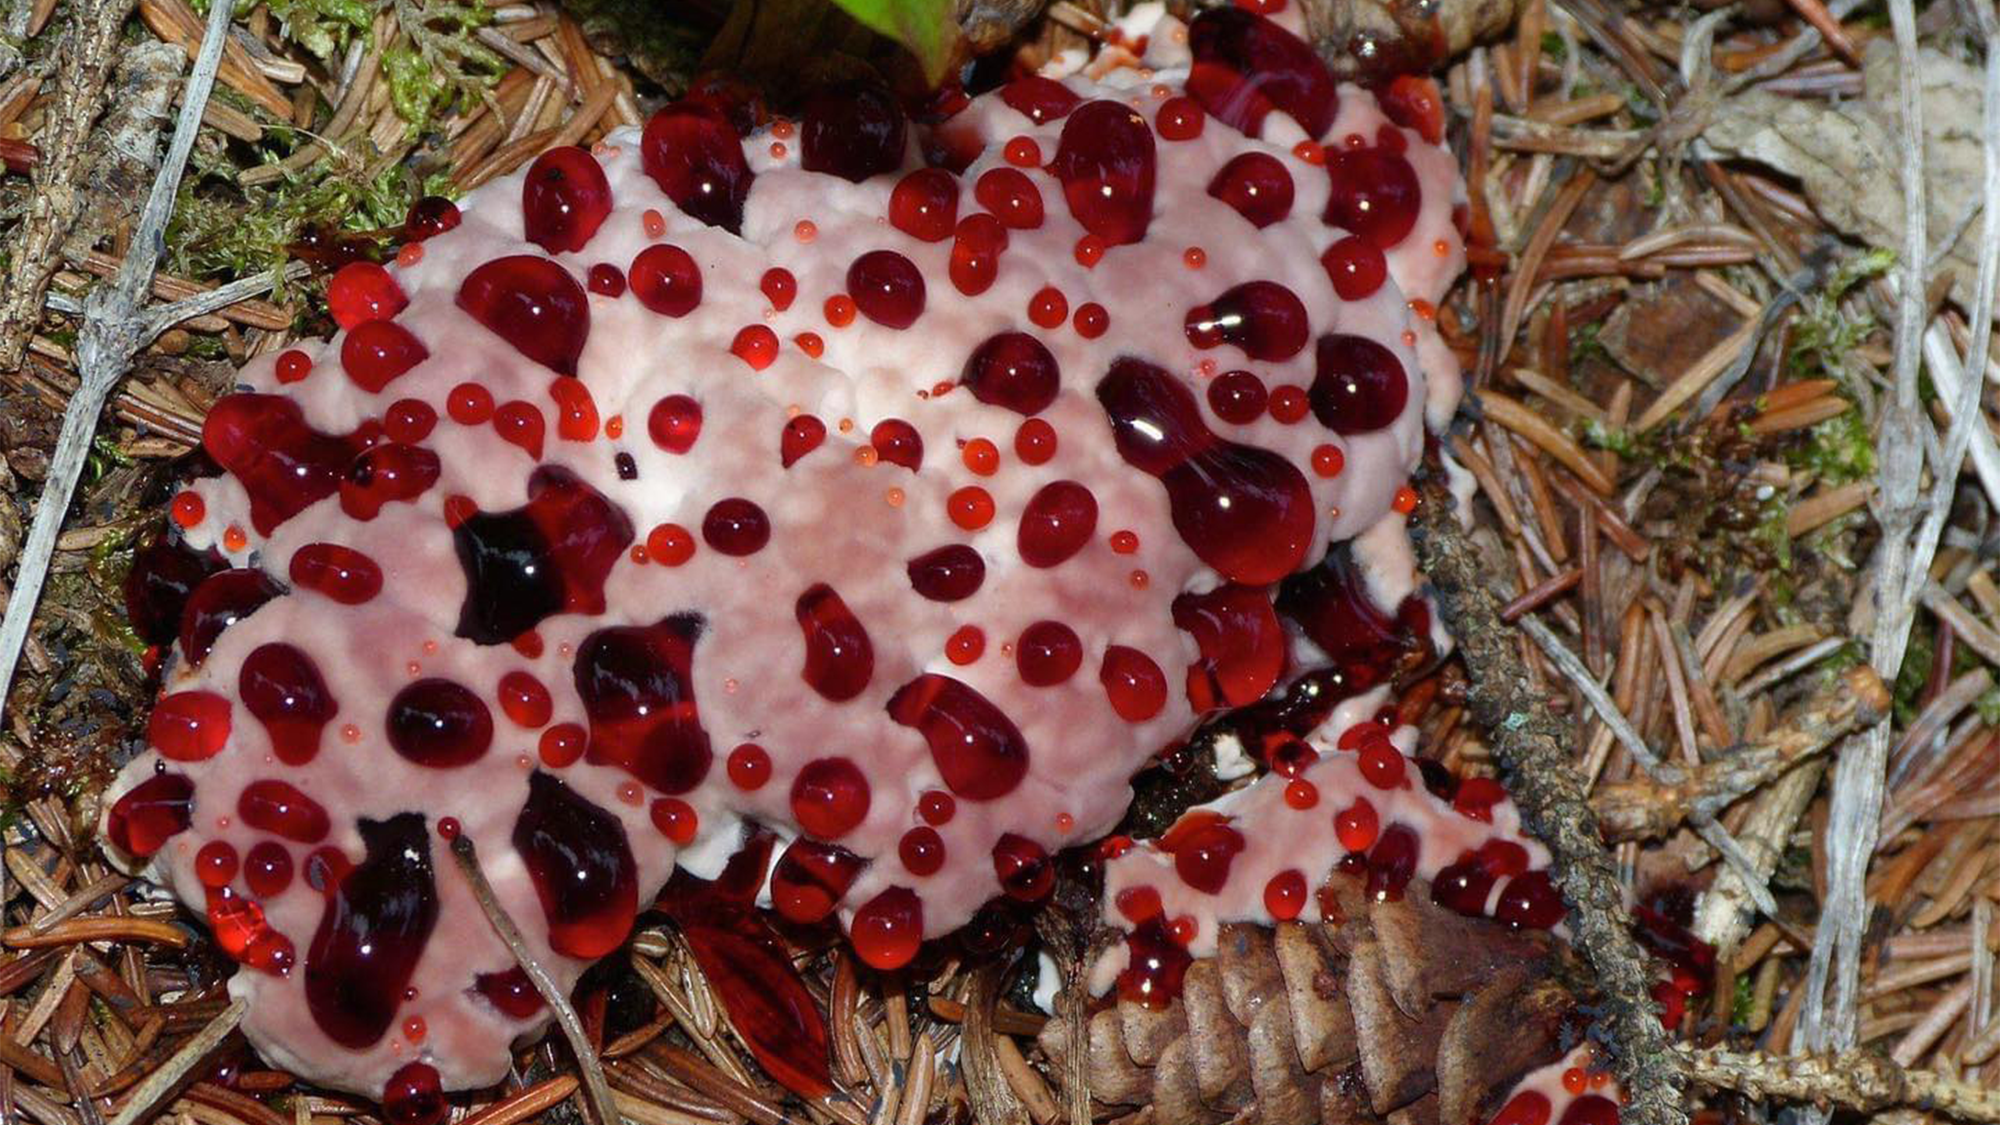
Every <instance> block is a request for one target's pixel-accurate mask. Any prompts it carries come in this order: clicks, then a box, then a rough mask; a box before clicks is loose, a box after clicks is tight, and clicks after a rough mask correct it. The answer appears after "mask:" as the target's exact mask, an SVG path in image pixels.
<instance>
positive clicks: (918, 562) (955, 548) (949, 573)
mask: <svg viewBox="0 0 2000 1125" xmlns="http://www.w3.org/2000/svg"><path fill="white" fill-rule="evenodd" d="M906 569H907V571H908V573H909V576H910V588H911V589H913V590H915V591H916V592H917V593H918V594H919V595H921V596H923V597H926V598H929V599H930V600H931V601H934V602H956V601H963V600H964V599H966V598H969V597H971V596H972V595H973V594H975V593H977V592H978V591H979V586H980V584H981V583H982V582H984V581H985V580H986V560H985V559H983V558H981V557H980V555H979V552H978V551H976V550H974V549H972V548H971V547H968V546H965V545H964V544H959V543H954V544H952V545H950V546H946V547H939V548H938V549H937V550H935V551H926V552H925V553H923V554H921V555H918V556H917V557H916V558H914V559H911V560H910V561H909V564H908V566H907V568H906Z"/></svg>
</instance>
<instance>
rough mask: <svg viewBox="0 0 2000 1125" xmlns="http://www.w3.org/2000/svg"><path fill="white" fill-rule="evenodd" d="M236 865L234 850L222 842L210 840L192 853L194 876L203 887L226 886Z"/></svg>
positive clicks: (234, 873)
mask: <svg viewBox="0 0 2000 1125" xmlns="http://www.w3.org/2000/svg"><path fill="white" fill-rule="evenodd" d="M237 865H238V860H237V856H236V849H235V848H234V847H232V846H230V844H229V843H228V842H227V841H224V840H210V841H209V842H208V843H206V844H203V845H202V846H201V850H200V851H198V852H196V853H194V875H195V878H196V879H198V880H200V881H201V885H202V886H204V887H226V886H228V885H229V883H230V881H231V880H233V879H235V878H236V868H237Z"/></svg>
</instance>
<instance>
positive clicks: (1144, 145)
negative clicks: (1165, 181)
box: [1049, 101, 1155, 246]
mask: <svg viewBox="0 0 2000 1125" xmlns="http://www.w3.org/2000/svg"><path fill="white" fill-rule="evenodd" d="M1154 166H1155V157H1154V152H1153V130H1152V127H1151V126H1149V125H1147V124H1146V119H1145V118H1144V117H1141V116H1139V114H1137V113H1136V112H1134V111H1133V110H1132V109H1131V108H1130V107H1129V106H1126V105H1125V104H1124V103H1122V102H1113V101H1094V102H1089V103H1086V104H1085V105H1082V106H1080V107H1078V108H1077V109H1076V110H1075V111H1074V112H1072V113H1071V114H1070V115H1069V117H1068V119H1067V120H1065V121H1064V122H1063V130H1062V140H1061V142H1060V143H1059V144H1058V145H1057V147H1056V155H1055V159H1054V160H1051V161H1050V162H1049V170H1050V171H1051V172H1053V173H1055V176H1056V178H1057V179H1059V180H1061V181H1062V185H1063V196H1064V198H1066V199H1067V200H1068V201H1069V212H1070V214H1071V215H1072V216H1074V217H1075V218H1076V221H1077V222H1079V223H1081V224H1083V229H1085V230H1087V231H1089V232H1090V233H1091V234H1094V235H1096V236H1097V237H1099V238H1101V239H1103V240H1104V241H1105V242H1106V243H1107V244H1108V245H1111V246H1122V245H1124V244H1125V243H1128V242H1137V241H1139V240H1140V239H1142V238H1144V237H1146V226H1147V224H1149V223H1151V222H1152V220H1153V176H1154V171H1155V167H1154Z"/></svg>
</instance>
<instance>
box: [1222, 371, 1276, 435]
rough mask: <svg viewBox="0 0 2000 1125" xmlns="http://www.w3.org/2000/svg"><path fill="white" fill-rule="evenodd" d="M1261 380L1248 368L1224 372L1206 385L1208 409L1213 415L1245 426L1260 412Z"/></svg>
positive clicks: (1262, 390) (1257, 416)
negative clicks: (1246, 369) (1247, 369)
mask: <svg viewBox="0 0 2000 1125" xmlns="http://www.w3.org/2000/svg"><path fill="white" fill-rule="evenodd" d="M1268 397H1269V396H1268V395H1266V394H1265V391H1264V380H1262V379H1259V378H1258V377H1257V376H1255V375H1253V374H1251V373H1250V372H1248V371H1225V372H1223V373H1222V374H1220V375H1217V376H1216V377H1215V379H1214V380H1213V381H1211V382H1210V383H1209V384H1208V408H1209V409H1210V410H1213V411H1214V412H1215V416H1216V417H1217V418H1220V419H1222V420H1223V421H1225V422H1230V423H1233V424H1235V425H1238V426H1247V425H1249V424H1250V423H1252V422H1255V421H1256V420H1257V419H1259V418H1261V417H1263V415H1264V404H1265V402H1266V401H1267V400H1268Z"/></svg>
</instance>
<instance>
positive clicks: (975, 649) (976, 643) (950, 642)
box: [944, 625, 986, 666]
mask: <svg viewBox="0 0 2000 1125" xmlns="http://www.w3.org/2000/svg"><path fill="white" fill-rule="evenodd" d="M985 652H986V631H985V630H984V629H981V628H980V627H979V626H977V625H960V626H959V627H958V628H957V629H955V630H953V631H952V634H951V636H950V637H948V638H946V640H945V642H944V654H945V656H946V658H948V659H949V660H950V661H951V662H952V663H953V664H957V665H960V666H963V665H966V664H971V663H973V662H975V661H977V660H978V659H979V658H980V656H981V655H983V654H984V653H985Z"/></svg>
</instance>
